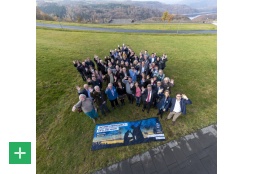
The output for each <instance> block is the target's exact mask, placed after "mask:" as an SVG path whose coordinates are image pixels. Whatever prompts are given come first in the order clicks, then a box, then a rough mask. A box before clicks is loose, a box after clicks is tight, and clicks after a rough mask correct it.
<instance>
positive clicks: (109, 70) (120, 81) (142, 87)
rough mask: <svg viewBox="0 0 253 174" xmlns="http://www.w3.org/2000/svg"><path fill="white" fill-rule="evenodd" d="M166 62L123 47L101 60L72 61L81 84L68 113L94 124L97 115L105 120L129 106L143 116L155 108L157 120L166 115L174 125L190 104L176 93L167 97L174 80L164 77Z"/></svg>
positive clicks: (126, 46) (162, 57) (181, 95)
mask: <svg viewBox="0 0 253 174" xmlns="http://www.w3.org/2000/svg"><path fill="white" fill-rule="evenodd" d="M166 61H168V57H167V55H166V54H163V55H162V56H159V55H157V54H156V53H149V52H148V50H145V51H141V52H140V53H139V54H136V53H135V52H134V50H133V49H132V48H131V47H130V46H128V45H125V44H122V46H120V45H118V47H117V48H116V49H113V50H110V54H109V55H108V56H105V58H104V60H102V59H101V58H99V57H98V56H97V55H94V62H93V61H92V60H90V58H89V57H88V58H86V59H85V60H84V61H79V60H75V61H73V65H74V67H76V69H77V71H78V72H79V73H80V75H81V77H82V79H83V81H84V82H85V84H84V85H83V88H81V87H79V86H76V89H77V91H78V95H79V101H78V102H77V103H76V104H75V105H74V106H73V108H72V111H73V112H75V111H78V112H84V114H86V115H87V116H89V117H90V118H91V119H92V120H93V122H94V123H95V122H96V120H97V119H98V118H99V116H100V114H101V116H102V117H103V116H106V115H107V114H109V113H110V112H113V110H114V109H116V108H117V107H124V105H126V103H129V104H135V106H136V107H137V108H138V107H140V109H142V111H143V112H147V113H149V111H150V109H154V108H156V109H157V110H158V111H157V116H159V117H160V118H161V119H162V118H163V114H164V113H166V112H168V111H169V114H167V117H166V118H167V119H172V125H175V123H176V120H177V118H178V117H179V116H180V115H182V114H183V115H185V114H186V105H187V104H191V103H192V101H191V100H190V99H189V98H188V97H187V96H186V95H185V94H181V93H176V95H175V98H172V97H171V96H170V94H171V91H172V90H173V86H174V79H171V78H169V77H168V75H166V74H164V71H163V70H164V69H165V67H166ZM108 100H109V101H110V105H111V107H110V108H109V107H108ZM141 105H142V106H141ZM98 112H100V113H99V114H98Z"/></svg>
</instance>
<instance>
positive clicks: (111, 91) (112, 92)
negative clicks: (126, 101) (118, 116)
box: [105, 83, 119, 109]
mask: <svg viewBox="0 0 253 174" xmlns="http://www.w3.org/2000/svg"><path fill="white" fill-rule="evenodd" d="M105 94H107V97H108V99H109V100H110V102H111V106H112V109H115V105H116V106H118V107H119V103H118V100H117V98H118V93H117V90H116V88H115V87H114V86H113V85H112V83H109V84H108V87H107V88H106V90H105Z"/></svg>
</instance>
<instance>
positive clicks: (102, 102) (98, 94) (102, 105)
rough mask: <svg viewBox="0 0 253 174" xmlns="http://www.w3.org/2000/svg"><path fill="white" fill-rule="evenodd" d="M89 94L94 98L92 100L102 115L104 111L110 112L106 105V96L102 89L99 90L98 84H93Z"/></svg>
mask: <svg viewBox="0 0 253 174" xmlns="http://www.w3.org/2000/svg"><path fill="white" fill-rule="evenodd" d="M91 96H92V97H93V98H94V101H95V102H96V104H97V106H98V107H99V109H100V111H101V113H102V115H103V116H106V112H108V113H109V112H111V111H110V110H109V109H108V107H107V105H106V99H107V98H106V95H105V92H104V90H102V89H101V90H100V87H99V86H95V87H94V91H93V92H92V93H91Z"/></svg>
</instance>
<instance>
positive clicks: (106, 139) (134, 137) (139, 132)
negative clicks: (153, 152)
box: [92, 117, 165, 150]
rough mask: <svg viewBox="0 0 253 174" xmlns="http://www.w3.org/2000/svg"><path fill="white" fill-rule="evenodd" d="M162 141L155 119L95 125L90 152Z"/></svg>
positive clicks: (162, 134)
mask: <svg viewBox="0 0 253 174" xmlns="http://www.w3.org/2000/svg"><path fill="white" fill-rule="evenodd" d="M164 140H165V136H164V133H163V130H162V125H161V123H160V121H159V119H158V118H157V117H153V118H148V119H143V120H137V121H129V122H113V123H106V124H97V125H96V127H95V131H94V136H93V142H92V150H99V149H104V148H111V147H119V146H127V145H133V144H139V143H147V142H150V141H164Z"/></svg>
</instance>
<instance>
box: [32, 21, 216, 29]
mask: <svg viewBox="0 0 253 174" xmlns="http://www.w3.org/2000/svg"><path fill="white" fill-rule="evenodd" d="M37 22H41V23H49V24H59V22H56V21H42V20H37ZM60 24H62V25H73V26H83V27H97V28H121V29H136V30H217V26H216V25H213V24H203V23H170V24H168V23H143V24H134V23H133V24H81V23H74V22H60Z"/></svg>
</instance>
